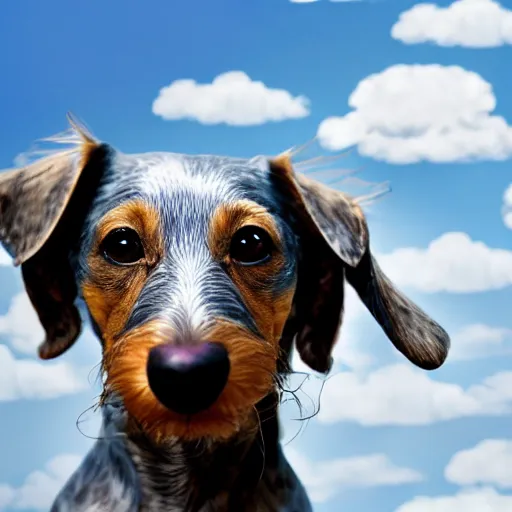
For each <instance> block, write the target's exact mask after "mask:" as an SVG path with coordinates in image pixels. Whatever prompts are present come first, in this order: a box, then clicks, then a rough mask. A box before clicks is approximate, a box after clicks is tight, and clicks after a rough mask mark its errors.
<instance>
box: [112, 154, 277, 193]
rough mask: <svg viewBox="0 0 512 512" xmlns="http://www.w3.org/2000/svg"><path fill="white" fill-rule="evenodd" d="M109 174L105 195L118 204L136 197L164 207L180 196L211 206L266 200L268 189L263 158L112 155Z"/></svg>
mask: <svg viewBox="0 0 512 512" xmlns="http://www.w3.org/2000/svg"><path fill="white" fill-rule="evenodd" d="M109 174H110V179H109V180H108V184H107V185H106V187H105V190H104V195H106V196H108V197H110V198H111V199H112V200H113V201H118V202H119V201H123V200H127V199H130V198H132V197H136V196H139V197H141V198H143V199H145V198H147V199H150V200H158V201H160V202H163V203H165V201H166V199H167V198H169V197H171V196H172V197H176V196H177V195H179V194H180V192H186V196H187V197H190V198H193V197H194V196H197V197H198V198H199V197H203V198H204V197H205V196H207V197H209V198H210V202H217V201H219V200H220V201H233V200H237V199H244V198H248V196H250V195H253V196H254V195H256V196H258V195H259V196H265V195H266V194H264V191H267V193H268V189H269V187H270V180H269V164H268V159H267V158H265V157H263V156H256V157H253V158H249V159H243V158H234V157H225V156H216V155H185V154H179V153H162V152H160V153H143V154H132V155H127V154H121V153H115V154H114V155H113V157H112V158H111V162H110V173H109ZM255 192H256V194H255ZM267 195H268V194H267ZM253 199H257V198H256V197H254V198H253Z"/></svg>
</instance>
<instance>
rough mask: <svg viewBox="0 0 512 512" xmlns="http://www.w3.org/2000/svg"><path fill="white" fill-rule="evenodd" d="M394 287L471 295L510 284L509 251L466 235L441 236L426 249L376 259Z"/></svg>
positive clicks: (407, 249) (398, 251)
mask: <svg viewBox="0 0 512 512" xmlns="http://www.w3.org/2000/svg"><path fill="white" fill-rule="evenodd" d="M379 262H380V264H381V266H382V268H383V269H384V270H385V271H386V273H387V274H388V275H389V277H390V278H391V279H392V280H393V281H394V282H395V283H396V284H397V285H398V286H403V287H411V288H416V289H418V290H420V291H423V292H432V293H433V292H442V291H444V292H453V293H471V292H481V291H486V290H497V289H500V288H504V287H506V286H510V285H511V284H512V251H507V250H505V249H496V248H491V247H488V246H487V245H485V244H484V243H483V242H480V241H474V240H472V239H471V238H470V237H469V236H468V235H467V234H466V233H459V232H452V233H445V234H443V235H442V236H440V237H439V238H437V239H436V240H434V241H432V242H431V243H430V244H429V246H428V247H427V248H417V247H405V248H400V249H396V250H395V251H393V252H391V253H389V254H383V255H379Z"/></svg>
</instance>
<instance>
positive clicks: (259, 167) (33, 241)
mask: <svg viewBox="0 0 512 512" xmlns="http://www.w3.org/2000/svg"><path fill="white" fill-rule="evenodd" d="M100 149H101V151H102V155H107V158H103V156H102V158H101V159H100V160H101V162H102V164H101V166H100V167H101V168H100V169H97V168H93V169H92V170H93V173H92V175H95V173H96V176H98V179H99V178H100V177H101V181H100V183H99V184H98V185H97V188H96V184H95V185H94V190H93V192H94V196H93V197H94V200H93V203H92V206H90V209H89V211H88V215H87V217H86V219H85V222H84V225H83V227H82V229H81V232H79V233H80V239H79V240H78V243H74V245H73V248H72V249H71V254H70V258H69V260H70V263H71V267H72V272H74V275H75V276H76V283H77V287H78V290H79V291H80V289H81V285H82V284H83V282H84V280H85V279H86V278H88V277H90V270H89V268H88V265H87V255H88V254H89V252H90V249H91V244H92V243H93V240H94V234H95V228H96V225H97V223H98V221H99V220H100V219H101V218H102V217H103V216H104V215H105V213H107V212H108V211H110V210H112V209H113V208H115V207H116V206H118V205H120V204H122V203H124V202H126V201H129V200H131V199H140V200H142V201H145V202H146V203H148V204H149V205H151V206H153V207H154V208H155V209H156V210H157V212H158V214H159V217H160V221H161V227H162V230H163V236H164V246H165V247H164V255H163V257H162V260H161V261H159V263H158V266H157V267H156V268H155V269H154V270H153V271H152V272H151V274H150V275H149V277H148V279H147V281H146V283H145V285H144V288H143V290H142V292H141V293H140V295H139V297H138V299H137V301H136V303H135V305H134V307H133V309H132V311H130V312H129V320H128V322H127V325H126V327H125V329H126V330H127V331H128V330H130V329H133V328H135V327H137V326H139V325H141V324H143V323H145V322H148V321H149V320H151V319H156V318H165V320H166V321H167V322H169V323H170V324H171V325H172V326H173V328H174V331H175V332H177V333H178V335H179V333H181V332H184V333H186V332H190V331H193V332H195V333H198V334H200V332H201V330H202V329H204V328H205V327H207V326H210V325H211V324H212V322H215V320H216V319H218V318H226V319H228V320H230V321H231V322H238V323H240V324H242V325H243V326H244V327H245V328H247V329H249V330H251V331H252V332H253V333H254V334H255V335H256V336H258V335H259V332H258V327H257V325H256V323H255V321H254V320H253V318H252V316H251V314H250V312H249V310H248V308H247V307H246V305H245V304H244V301H243V300H242V297H241V295H240V292H239V291H238V289H237V288H236V286H235V284H234V282H233V281H232V280H231V279H230V278H229V277H228V275H227V273H226V272H225V269H224V268H223V267H222V264H221V263H220V262H218V261H215V260H214V258H213V257H212V255H211V254H210V252H209V250H208V247H207V243H206V233H207V226H208V222H209V219H210V218H211V216H212V213H213V212H214V210H215V209H216V208H217V207H218V206H219V205H221V204H225V203H229V202H232V201H236V200H240V199H249V200H252V201H254V202H256V203H258V204H259V205H262V206H263V207H265V208H266V209H267V210H268V211H269V212H270V213H271V214H272V216H273V218H274V219H275V222H276V224H277V227H278V229H279V231H280V235H281V238H282V240H283V255H284V261H286V264H285V265H284V266H283V268H282V269H281V270H280V272H279V274H278V275H277V276H272V277H271V278H268V279H266V280H265V281H262V282H259V283H257V285H258V286H261V287H264V288H265V289H266V290H267V292H272V293H274V294H275V296H276V297H277V296H279V295H280V294H281V293H282V292H283V291H284V290H286V289H290V288H291V287H292V285H294V284H297V286H298V288H297V290H300V293H299V292H297V293H296V295H295V299H294V304H293V308H292V314H291V315H290V318H289V319H288V323H287V325H286V326H285V331H284V333H283V337H282V340H281V345H282V348H283V353H284V359H285V360H284V361H280V367H279V368H280V370H281V371H283V372H286V371H287V363H286V357H287V355H289V350H290V348H291V346H292V343H293V339H294V336H295V335H296V334H297V337H296V340H298V339H299V338H300V336H299V335H302V338H300V341H297V348H298V350H299V353H300V354H301V357H302V358H303V360H305V361H307V363H308V364H309V365H310V366H311V367H312V368H321V369H322V370H320V371H324V369H326V368H327V369H328V368H329V367H330V366H329V363H328V361H329V359H330V357H331V356H330V350H331V349H332V346H333V344H334V340H335V339H336V336H337V329H338V325H339V322H340V318H341V315H342V311H343V300H342V296H341V297H340V296H339V294H341V295H342V286H341V285H342V284H343V281H344V279H345V278H346V280H347V281H348V282H349V283H350V284H351V285H352V286H353V287H354V288H355V289H356V291H357V293H358V294H359V296H360V298H361V300H362V301H363V302H364V304H365V305H366V307H367V308H368V309H369V310H370V312H371V313H372V315H373V316H374V317H375V319H376V320H377V321H378V322H379V324H380V325H381V327H382V328H383V330H384V331H385V333H386V334H387V336H388V338H390V339H391V341H392V342H393V343H394V344H395V346H396V347H397V348H398V350H400V351H401V352H402V353H404V354H405V355H406V356H407V357H408V358H409V359H410V360H411V361H412V362H413V363H414V364H416V365H418V366H421V367H422V368H427V369H432V368H437V367H438V366H440V365H441V364H442V363H443V361H444V359H445V357H446V355H447V352H448V348H449V337H448V335H447V334H446V332H445V331H444V330H443V329H442V328H441V327H440V326H439V325H438V324H437V323H435V322H434V321H433V320H431V319H430V318H429V317H428V316H427V315H426V314H425V313H424V312H423V311H422V310H421V309H419V308H418V307H417V306H416V305H414V304H413V303H412V302H411V301H409V299H407V298H406V297H405V296H404V295H402V294H401V293H400V292H399V291H398V290H396V289H395V288H394V286H393V285H392V283H391V282H390V281H389V280H388V279H387V278H386V276H385V275H384V274H383V273H382V271H381V270H380V269H379V266H378V265H377V263H376V262H375V261H374V259H373V257H372V255H371V253H370V251H369V238H368V232H367V226H366V222H365V220H364V218H363V216H362V212H361V211H360V210H359V209H358V207H356V206H355V205H354V203H353V202H352V201H351V200H350V199H349V198H347V196H345V195H343V194H341V193H339V192H335V191H329V190H327V189H326V188H325V187H321V186H320V185H318V184H316V183H315V182H312V181H311V180H308V179H306V178H304V177H297V181H294V180H295V178H293V177H291V180H290V174H289V173H288V175H287V174H286V173H287V171H286V170H282V174H279V173H280V172H281V171H279V170H276V169H275V168H273V167H272V166H271V165H269V162H268V160H267V159H266V158H264V157H257V158H253V159H248V160H247V159H236V158H224V157H218V156H186V155H179V154H172V153H147V154H142V155H124V154H121V153H119V152H117V151H115V150H113V149H112V148H110V147H109V146H106V145H102V146H100ZM76 161H77V160H76V152H75V153H70V154H68V155H66V154H62V155H60V156H57V157H55V159H52V160H51V161H45V162H43V163H40V164H38V165H36V166H33V167H30V168H29V169H21V170H18V171H14V172H13V173H9V174H4V175H2V176H0V215H1V216H0V241H1V242H2V243H3V244H4V245H5V246H6V247H7V248H8V249H9V250H10V251H11V254H13V256H15V257H16V258H17V259H18V261H21V262H23V261H25V260H26V259H28V257H29V256H28V255H31V254H34V253H35V251H36V250H38V248H39V247H41V245H42V244H43V243H44V241H45V240H46V239H47V238H48V236H49V235H50V233H49V232H48V231H51V230H52V229H53V227H52V226H54V225H55V222H56V220H57V219H56V218H55V217H56V216H58V215H60V213H59V212H58V211H59V208H61V207H63V205H64V204H65V202H66V200H67V199H69V195H70V192H69V186H70V185H69V184H70V183H72V182H74V180H75V178H76V176H77V169H76ZM48 162H50V163H51V164H52V165H50V166H49V167H48V169H49V170H48V171H44V169H43V167H44V168H46V167H47V166H48ZM43 171H44V172H46V174H45V175H44V176H43V174H44V172H43ZM84 172H85V171H84ZM89 175H90V173H89ZM60 177H61V178H62V179H60ZM42 178H44V179H42ZM287 180H288V181H287ZM294 187H295V192H296V193H295V196H294V197H291V195H289V191H290V190H291V189H293V188H294ZM297 191H299V192H297ZM79 192H80V191H79ZM297 197H298V198H297ZM52 198H53V200H54V203H55V204H45V201H46V202H48V200H49V199H52ZM66 198H67V199H66ZM27 202H29V203H31V204H29V205H28V206H27ZM292 203H293V204H292ZM303 203H304V204H303ZM301 205H302V206H301ZM25 207H26V208H27V209H26V210H24V208H25ZM304 207H305V208H304ZM35 212H42V215H41V218H40V219H36V217H37V215H36V213H35ZM308 215H309V217H308ZM73 218H74V217H73ZM312 221H313V222H312ZM80 222H82V221H80ZM315 225H316V227H314V226H315ZM306 226H309V227H306ZM308 230H309V231H308ZM47 245H48V244H47ZM52 247H53V248H52ZM52 247H50V249H49V250H56V249H54V247H55V246H52ZM43 252H44V251H43ZM40 253H41V251H40ZM40 253H39V254H40ZM64 260H66V261H67V257H65V258H63V259H62V261H63V262H64V263H63V264H66V263H65V261H64ZM32 261H33V260H32ZM58 261H59V262H60V261H61V260H58ZM28 264H29V265H30V260H29V261H28ZM33 265H36V266H37V265H39V266H40V267H41V268H42V270H43V271H44V270H45V269H44V265H45V258H40V259H39V260H37V258H36V262H35V263H33ZM29 269H30V268H29ZM46 270H48V269H46ZM52 271H54V272H55V269H52ZM57 272H60V271H59V270H58V269H57ZM70 272H71V270H70ZM308 274H309V275H311V276H313V278H308ZM33 275H34V276H36V277H30V276H29V277H28V278H27V279H28V280H29V281H30V282H28V281H27V283H26V284H27V286H28V288H30V285H37V284H38V283H37V281H38V279H37V275H38V274H37V272H35V273H34V274H33ZM71 275H72V274H71ZM27 276H28V274H27ZM340 281H341V282H340ZM301 283H302V286H301ZM57 284H58V283H57ZM39 286H40V287H41V285H39ZM36 291H37V290H36ZM42 291H43V292H44V290H42ZM38 292H39V302H38V304H39V308H40V309H41V311H38V313H39V314H40V318H46V317H45V316H44V313H45V311H44V308H45V300H46V296H45V295H44V293H42V294H41V293H40V292H41V290H40V289H39V290H38ZM57 292H58V290H57ZM57 296H58V293H57ZM79 298H80V297H79ZM48 300H51V296H48ZM53 300H54V299H53ZM33 303H34V302H33ZM51 305H52V307H53V308H54V309H53V310H51V311H50V312H51V313H52V315H53V316H50V320H49V322H48V323H47V326H45V328H46V330H47V334H48V330H49V329H51V328H52V327H54V326H53V325H52V322H53V323H56V322H58V321H59V318H58V308H59V304H58V303H55V300H54V302H53V303H52V304H51ZM55 308H57V309H55ZM36 309H37V307H36ZM41 313H42V314H43V316H41ZM325 325H327V326H328V327H327V328H324V327H323V326H325ZM93 327H94V328H95V331H96V333H97V334H98V337H100V338H101V333H100V332H99V329H98V328H97V326H95V325H94V322H93ZM64 334H66V333H64ZM68 334H69V333H68ZM70 339H71V341H72V338H70ZM52 343H55V341H54V340H53V339H52V338H51V337H50V338H49V339H48V341H47V345H48V347H46V348H47V349H48V353H52V346H51V345H52ZM70 343H71V342H70V341H69V340H67V341H66V343H64V344H63V345H62V346H61V347H60V350H54V353H55V354H57V355H58V354H60V353H61V352H62V351H63V350H65V349H66V348H68V347H69V345H70ZM57 348H59V347H57ZM276 380H277V376H276ZM105 396H106V399H105V401H104V403H103V405H102V413H103V427H102V433H101V436H100V439H99V440H98V441H97V442H96V443H95V445H94V447H93V448H92V450H91V452H90V453H89V454H88V456H87V457H86V458H85V460H84V461H83V464H82V465H81V466H80V468H79V469H78V470H77V471H76V472H75V474H74V475H73V476H72V477H71V479H70V480H69V482H68V483H67V485H66V486H65V487H64V489H63V490H62V491H61V493H60V494H59V496H58V497H57V499H56V501H55V504H54V506H53V507H52V512H68V511H69V512H96V511H108V512H135V511H137V512H157V511H158V512H160V511H173V512H178V511H180V512H207V511H208V512H209V511H218V512H242V511H243V512H309V511H311V505H310V503H309V500H308V498H307V495H306V493H305V491H304V488H303V486H302V485H301V483H300V482H299V480H298V479H297V477H296V475H295V473H294V472H293V470H292V469H291V468H290V466H289V465H288V463H287V462H286V460H285V458H284V455H283V452H282V450H281V447H280V443H279V428H278V421H277V418H276V412H277V399H276V397H277V389H275V390H272V391H270V393H269V395H268V397H266V399H264V400H263V402H265V401H267V402H268V403H263V405H262V404H258V405H257V410H258V412H259V415H260V419H261V428H260V431H259V432H256V433H255V432H239V433H238V434H236V435H235V436H234V437H233V438H232V439H231V440H230V441H228V442H225V443H213V442H212V441H209V440H208V439H202V440H199V441H198V442H197V443H190V442H188V443H185V442H183V441H182V440H179V439H169V440H167V441H166V444H165V446H162V445H159V446H158V447H155V446H154V445H153V444H152V442H151V440H150V439H148V438H147V437H146V436H145V435H144V433H143V432H142V431H140V432H137V431H134V430H133V429H132V428H130V429H127V428H126V422H127V419H128V418H127V414H126V412H125V410H124V406H123V403H122V400H121V398H120V397H119V396H116V395H115V394H114V393H113V392H112V390H106V394H105ZM269 404H270V407H269ZM269 410H270V413H268V412H265V411H269ZM265 414H267V417H266V418H265V421H263V420H262V417H263V416H265ZM128 432H130V433H129V434H128Z"/></svg>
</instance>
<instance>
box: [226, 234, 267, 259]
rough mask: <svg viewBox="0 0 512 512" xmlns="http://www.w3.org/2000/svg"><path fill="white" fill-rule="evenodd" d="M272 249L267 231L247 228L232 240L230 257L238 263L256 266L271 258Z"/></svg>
mask: <svg viewBox="0 0 512 512" xmlns="http://www.w3.org/2000/svg"><path fill="white" fill-rule="evenodd" d="M272 248H273V243H272V240H271V238H270V236H269V235H268V233H267V232H266V231H264V230H263V229H261V228H259V227H257V226H245V227H243V228H241V229H239V230H238V231H237V232H236V233H235V235H234V236H233V238H232V239H231V246H230V249H229V255H230V256H231V259H232V260H234V261H235V262H236V263H241V264H242V265H256V264H257V263H263V262H265V261H267V260H268V259H269V258H270V256H271V254H272Z"/></svg>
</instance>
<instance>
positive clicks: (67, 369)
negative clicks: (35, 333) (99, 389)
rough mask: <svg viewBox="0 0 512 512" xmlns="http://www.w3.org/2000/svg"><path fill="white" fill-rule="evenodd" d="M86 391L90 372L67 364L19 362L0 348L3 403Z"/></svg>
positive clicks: (0, 384) (0, 395)
mask: <svg viewBox="0 0 512 512" xmlns="http://www.w3.org/2000/svg"><path fill="white" fill-rule="evenodd" d="M86 388H87V372H86V371H85V369H81V368H76V367H74V366H72V365H70V364H69V363H67V362H57V363H48V362H40V361H35V360H31V359H16V358H15V357H14V355H13V354H12V352H11V351H10V350H9V348H8V347H7V346H5V345H2V344H0V402H6V401H12V400H19V399H50V398H55V397H58V396H61V395H69V394H73V393H78V392H79V391H82V390H84V389H86Z"/></svg>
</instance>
